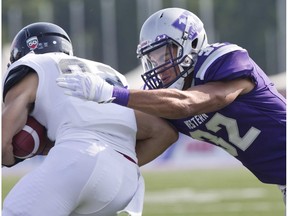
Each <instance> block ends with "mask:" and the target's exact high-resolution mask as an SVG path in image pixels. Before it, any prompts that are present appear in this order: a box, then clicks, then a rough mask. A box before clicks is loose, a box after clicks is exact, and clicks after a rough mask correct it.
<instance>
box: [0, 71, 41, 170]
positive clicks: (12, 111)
mask: <svg viewBox="0 0 288 216" xmlns="http://www.w3.org/2000/svg"><path fill="white" fill-rule="evenodd" d="M37 86H38V76H37V74H36V73H29V74H27V75H26V76H25V77H24V78H23V79H22V80H21V81H20V82H19V83H17V84H16V85H15V86H13V87H12V88H11V89H10V90H9V91H8V93H7V94H6V96H5V99H4V105H3V110H2V165H6V166H11V165H13V164H14V163H15V158H14V155H13V147H12V138H13V136H14V135H15V134H16V133H17V132H19V131H20V130H21V129H22V128H23V127H24V125H25V123H26V121H27V116H28V114H29V111H30V109H31V107H32V104H33V102H34V101H35V98H36V90H37Z"/></svg>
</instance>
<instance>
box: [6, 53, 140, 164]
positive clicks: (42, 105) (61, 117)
mask: <svg viewBox="0 0 288 216" xmlns="http://www.w3.org/2000/svg"><path fill="white" fill-rule="evenodd" d="M19 65H26V66H29V67H31V68H33V69H34V70H35V71H36V72H37V74H38V77H39V85H38V89H37V95H36V101H35V107H34V110H33V112H32V113H31V115H32V116H33V117H35V118H36V119H37V120H38V121H39V122H40V123H41V124H42V125H44V126H45V127H46V128H47V129H48V131H47V133H48V137H49V138H50V139H51V140H56V145H59V144H61V143H62V142H63V141H69V140H79V141H81V142H86V141H87V142H90V141H91V140H92V141H93V140H99V141H101V143H104V144H108V145H109V146H111V147H112V148H113V149H114V150H116V151H119V152H121V153H123V154H125V155H127V156H129V157H131V158H132V159H134V160H135V161H137V159H136V154H135V143H136V131H137V125H136V120H135V114H134V111H133V110H132V109H129V108H126V107H122V106H119V105H116V104H112V103H109V104H97V103H95V102H89V101H84V100H81V99H78V98H75V97H71V96H67V95H66V94H64V91H65V90H64V89H63V88H61V87H59V86H58V85H57V84H56V78H57V77H59V75H61V74H62V73H74V72H89V73H90V72H91V73H99V76H101V77H103V78H105V79H108V80H110V81H112V82H113V83H116V84H117V83H120V84H121V85H124V86H125V85H127V82H126V79H125V78H124V76H123V75H121V74H120V73H119V72H117V71H115V70H114V69H113V68H111V67H109V66H107V65H105V64H102V63H99V62H94V61H90V60H86V59H82V58H78V57H74V56H68V55H66V54H63V53H46V54H37V55H36V54H33V53H31V54H27V55H26V56H24V57H23V58H21V59H19V60H18V61H16V62H15V63H14V64H12V65H11V66H10V68H9V71H10V70H11V69H13V68H15V67H17V66H19ZM9 71H8V72H7V74H8V73H9ZM99 71H101V72H99ZM103 71H105V72H107V73H103ZM4 80H5V79H4Z"/></svg>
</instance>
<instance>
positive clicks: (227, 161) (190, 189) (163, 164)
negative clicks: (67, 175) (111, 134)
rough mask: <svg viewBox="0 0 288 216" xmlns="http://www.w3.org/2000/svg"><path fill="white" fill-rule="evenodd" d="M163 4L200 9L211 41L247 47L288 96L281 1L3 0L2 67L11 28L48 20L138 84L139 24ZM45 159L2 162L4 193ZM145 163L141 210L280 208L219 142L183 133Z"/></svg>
mask: <svg viewBox="0 0 288 216" xmlns="http://www.w3.org/2000/svg"><path fill="white" fill-rule="evenodd" d="M166 7H181V8H185V9H188V10H190V11H192V12H193V13H195V14H196V15H197V16H199V17H200V19H202V21H203V23H204V26H205V29H206V32H207V35H208V40H209V43H214V42H230V43H235V44H237V45H239V46H241V47H243V48H245V49H247V50H248V52H249V54H250V56H251V57H252V58H253V59H254V60H255V61H256V62H257V64H258V65H259V66H260V67H261V68H262V69H263V70H264V71H265V72H266V73H267V75H268V76H269V77H270V78H271V80H272V81H273V82H274V83H275V85H276V87H277V88H278V90H279V91H280V92H281V93H282V94H283V95H284V96H286V27H287V26H286V8H287V6H286V1H285V0H25V1H23V0H2V71H5V69H6V66H7V63H8V61H9V46H10V43H11V41H12V40H13V38H14V36H15V35H16V33H17V32H18V31H19V30H20V29H21V28H23V27H24V26H25V25H28V24H30V23H33V22H39V21H47V22H53V23H55V24H57V25H59V26H61V27H62V28H63V29H65V30H66V32H67V33H68V34H69V35H70V37H71V39H72V43H73V47H74V54H75V55H76V56H79V57H82V58H87V59H91V60H95V61H100V62H103V63H106V64H109V65H111V66H112V67H114V68H115V69H117V70H118V71H120V72H121V73H122V74H124V75H126V77H127V79H128V81H129V84H130V86H131V87H133V88H138V87H140V86H141V84H142V83H141V78H140V74H141V73H142V68H141V67H140V61H139V60H138V59H137V58H136V47H137V45H138V36H139V32H140V28H141V26H142V24H143V23H144V21H145V20H146V19H147V18H148V17H149V16H150V15H151V14H152V13H154V12H156V11H157V10H159V9H162V8H166ZM42 159H43V158H41V157H36V158H34V159H31V160H26V161H25V162H23V163H20V164H19V165H17V166H16V167H14V168H11V169H7V168H3V169H2V177H3V183H2V191H3V193H2V198H3V197H5V195H6V194H7V193H8V191H9V190H10V189H11V187H13V185H14V183H15V182H16V181H18V179H19V178H20V177H21V176H22V175H23V174H24V173H25V172H26V171H28V170H31V169H33V168H34V167H35V164H37V163H38V164H39V163H41V161H42ZM142 170H143V173H144V176H145V177H146V178H145V180H146V191H147V193H146V198H145V206H144V209H145V210H144V216H148V215H149V216H152V215H183V216H184V215H185V216H187V215H197V216H204V215H205V216H206V215H213V216H217V215H219V216H220V215H221V216H226V215H229V216H236V215H237V216H238V215H239V216H240V215H241V216H251V215H261V216H266V215H267V216H268V215H269V216H271V215H284V204H283V203H282V200H281V195H280V192H279V191H278V190H277V188H276V187H274V186H272V187H271V186H267V185H263V184H262V183H260V182H259V181H258V180H257V179H256V178H255V177H254V176H253V175H252V174H251V173H249V172H248V171H247V170H246V169H245V168H244V167H243V166H242V165H241V164H240V163H239V162H238V161H236V160H235V159H234V158H233V157H231V156H230V155H228V154H227V153H226V152H225V151H223V150H222V149H220V148H217V147H215V146H213V145H209V144H206V143H203V142H198V141H194V140H191V139H188V138H187V137H185V136H181V137H180V140H179V141H178V142H177V143H176V144H175V145H173V146H172V147H171V148H169V149H168V150H167V151H166V152H165V153H164V154H163V155H161V156H160V157H159V158H157V159H156V160H155V161H153V162H152V163H150V164H148V165H146V166H144V167H143V168H142ZM186 170H188V171H186ZM191 170H192V171H191ZM155 171H156V172H155ZM11 176H14V177H11ZM15 176H16V177H15ZM207 206H209V207H208V208H207Z"/></svg>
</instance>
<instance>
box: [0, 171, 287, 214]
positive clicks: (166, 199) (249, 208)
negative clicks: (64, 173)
mask: <svg viewBox="0 0 288 216" xmlns="http://www.w3.org/2000/svg"><path fill="white" fill-rule="evenodd" d="M143 175H144V178H145V181H146V194H145V203H144V212H143V216H164V215H165V216H169V215H177V216H208V215H209V216H283V215H285V214H284V212H285V205H284V203H283V201H282V197H281V193H280V191H279V190H278V188H277V187H276V186H273V185H267V184H262V183H260V182H259V181H258V180H257V179H256V178H255V177H254V176H253V175H252V174H250V172H248V171H247V170H245V169H244V168H243V169H241V168H236V169H234V170H230V169H224V170H189V171H173V172H171V171H169V172H167V171H147V170H144V171H143ZM18 179H19V177H12V176H10V177H6V176H4V177H3V179H2V199H3V198H4V197H5V196H6V194H7V193H8V192H9V190H10V189H11V187H13V185H14V184H15V182H17V180H18Z"/></svg>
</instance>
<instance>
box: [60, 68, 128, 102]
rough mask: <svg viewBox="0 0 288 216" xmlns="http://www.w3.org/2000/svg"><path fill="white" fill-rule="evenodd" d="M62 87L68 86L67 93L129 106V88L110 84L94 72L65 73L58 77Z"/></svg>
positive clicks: (96, 100) (91, 99)
mask: <svg viewBox="0 0 288 216" xmlns="http://www.w3.org/2000/svg"><path fill="white" fill-rule="evenodd" d="M56 82H57V84H58V85H59V86H60V87H63V88H66V91H65V94H67V95H72V96H74V97H78V98H82V99H86V100H90V101H95V102H98V103H111V102H113V103H116V104H119V105H122V106H127V104H128V100H129V90H127V89H126V88H122V87H116V86H113V85H110V84H109V83H107V82H106V81H105V80H103V79H102V78H101V77H99V76H98V75H96V74H94V73H74V74H63V75H61V76H60V77H58V78H57V79H56Z"/></svg>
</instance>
